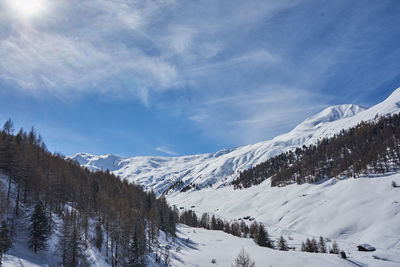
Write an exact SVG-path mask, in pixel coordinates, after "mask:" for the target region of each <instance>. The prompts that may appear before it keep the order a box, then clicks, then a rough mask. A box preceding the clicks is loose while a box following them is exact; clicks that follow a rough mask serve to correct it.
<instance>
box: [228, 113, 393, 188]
mask: <svg viewBox="0 0 400 267" xmlns="http://www.w3.org/2000/svg"><path fill="white" fill-rule="evenodd" d="M399 144H400V115H399V114H394V115H388V116H384V117H380V118H378V117H377V118H375V119H374V120H372V121H368V122H361V123H359V124H358V125H357V126H355V127H353V128H350V129H348V130H342V131H341V132H340V133H339V134H337V135H335V136H333V137H331V138H323V139H321V140H318V142H317V143H316V144H314V145H310V146H308V147H306V146H303V147H302V148H297V149H296V150H294V151H288V152H286V153H282V154H280V155H278V156H275V157H273V158H270V159H269V160H267V161H265V162H263V163H261V164H258V165H257V166H255V167H253V168H250V169H247V170H244V171H243V172H241V173H240V175H239V177H238V178H237V179H235V180H234V181H233V182H232V184H233V185H234V188H235V189H240V188H248V187H251V186H253V185H257V184H260V183H261V182H263V181H264V180H266V179H268V178H271V186H284V185H287V184H291V183H294V182H296V183H298V184H302V183H316V182H319V181H322V180H324V179H329V178H333V177H337V176H339V175H344V176H347V177H358V176H360V175H362V174H365V175H367V174H369V173H379V174H385V173H386V172H389V171H398V170H399V168H400V148H399Z"/></svg>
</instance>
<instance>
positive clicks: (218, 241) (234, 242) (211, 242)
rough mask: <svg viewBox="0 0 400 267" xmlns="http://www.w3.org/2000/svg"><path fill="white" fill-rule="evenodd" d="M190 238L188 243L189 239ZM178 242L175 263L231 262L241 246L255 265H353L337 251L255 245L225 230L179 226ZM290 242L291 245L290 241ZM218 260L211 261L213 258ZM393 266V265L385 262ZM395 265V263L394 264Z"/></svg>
mask: <svg viewBox="0 0 400 267" xmlns="http://www.w3.org/2000/svg"><path fill="white" fill-rule="evenodd" d="M187 239H189V240H190V242H189V244H187V243H186V240H187ZM177 243H178V245H179V246H180V247H181V251H179V252H175V253H174V254H173V257H172V258H173V259H172V261H171V265H172V266H202V267H205V266H231V264H233V263H234V259H235V258H236V256H237V255H238V254H239V252H240V250H241V249H242V248H244V249H245V251H246V252H247V253H248V254H249V255H250V258H251V259H252V260H253V261H254V262H255V264H256V266H260V267H262V266H267V267H269V266H274V267H279V266H283V267H286V266H313V267H328V266H332V267H333V266H354V265H352V264H351V263H349V262H347V261H345V260H343V259H340V258H339V257H338V256H336V255H330V254H316V253H304V252H296V251H277V250H272V249H269V248H264V247H260V246H258V245H256V244H255V243H254V241H253V240H252V239H249V238H239V237H235V236H233V235H229V234H226V233H224V232H222V231H212V230H205V229H197V228H191V227H187V226H180V227H179V228H178V240H177ZM289 245H292V244H291V243H289ZM212 259H215V260H216V263H215V264H212V263H211V260H212ZM383 266H390V265H383ZM392 266H394V265H392Z"/></svg>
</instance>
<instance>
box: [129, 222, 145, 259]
mask: <svg viewBox="0 0 400 267" xmlns="http://www.w3.org/2000/svg"><path fill="white" fill-rule="evenodd" d="M128 263H129V266H132V267H142V266H146V235H145V232H144V229H143V226H141V225H140V224H139V223H138V224H136V226H135V230H134V231H133V235H132V238H131V242H130V245H129V262H128Z"/></svg>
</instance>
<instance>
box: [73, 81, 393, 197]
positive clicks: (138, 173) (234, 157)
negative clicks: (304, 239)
mask: <svg viewBox="0 0 400 267" xmlns="http://www.w3.org/2000/svg"><path fill="white" fill-rule="evenodd" d="M398 112H400V88H399V89H397V90H395V91H394V92H393V93H392V94H391V95H390V96H389V97H388V98H387V99H386V100H385V101H383V102H381V103H379V104H377V105H375V106H373V107H371V108H368V109H366V108H363V107H360V106H357V105H354V104H344V105H337V106H331V107H328V108H326V109H324V110H323V111H321V112H320V113H318V114H316V115H314V116H312V117H309V118H307V119H305V120H304V121H303V122H302V123H300V124H299V125H298V126H297V127H295V128H294V129H293V130H292V131H290V132H289V133H286V134H283V135H280V136H277V137H275V138H273V139H272V140H268V141H264V142H259V143H256V144H252V145H246V146H241V147H237V148H230V149H225V150H221V151H218V152H216V153H210V154H200V155H191V156H181V157H161V156H155V157H153V156H138V157H132V158H123V157H119V156H115V155H111V154H107V155H91V154H88V153H78V154H75V155H73V156H71V157H70V158H71V159H73V160H76V161H77V162H79V164H81V165H82V166H85V167H87V168H89V169H91V170H106V169H108V170H109V171H111V172H113V173H114V174H115V175H118V176H120V177H121V178H123V179H127V180H128V181H129V182H135V183H137V184H140V185H141V186H143V188H144V189H147V190H150V189H152V190H154V192H155V193H156V194H158V195H161V194H163V193H168V194H175V193H177V192H178V191H179V190H180V189H182V187H183V186H186V185H191V187H193V188H197V189H191V190H199V189H203V188H206V187H210V186H212V187H217V188H218V187H224V186H227V185H229V184H230V182H231V181H232V180H233V179H235V178H236V177H237V175H238V173H239V172H240V171H241V170H244V169H247V168H250V167H252V166H255V165H257V164H259V163H261V162H264V161H265V160H267V159H269V158H270V157H273V156H276V155H278V154H280V153H282V152H285V151H288V150H292V149H295V148H296V147H301V146H303V145H309V144H312V143H315V142H316V141H317V140H318V139H322V138H324V137H330V136H333V135H334V134H336V133H339V132H340V131H341V130H342V129H348V128H350V127H353V126H355V125H357V124H358V123H360V122H361V121H368V120H371V119H374V118H375V117H376V116H381V115H385V114H393V113H398ZM174 184H175V185H176V184H180V186H179V187H174V188H171V187H172V186H173V185H174Z"/></svg>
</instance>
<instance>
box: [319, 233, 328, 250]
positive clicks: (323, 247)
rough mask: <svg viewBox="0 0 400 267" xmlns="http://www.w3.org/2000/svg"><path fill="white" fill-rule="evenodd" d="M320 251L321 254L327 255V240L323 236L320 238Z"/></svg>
mask: <svg viewBox="0 0 400 267" xmlns="http://www.w3.org/2000/svg"><path fill="white" fill-rule="evenodd" d="M318 250H319V252H320V253H326V244H325V240H324V238H323V237H322V236H320V237H319V241H318Z"/></svg>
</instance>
